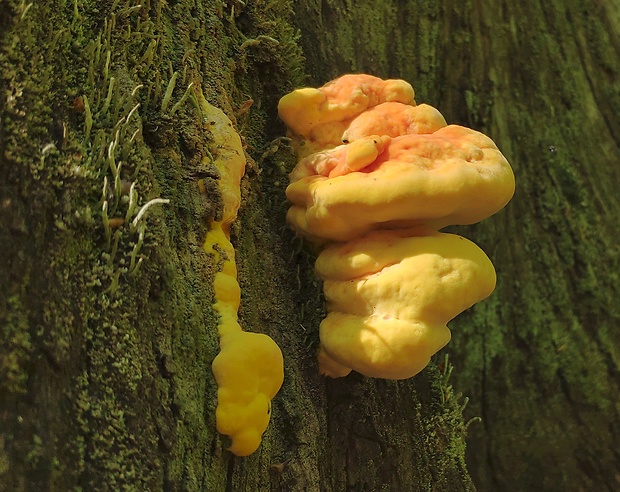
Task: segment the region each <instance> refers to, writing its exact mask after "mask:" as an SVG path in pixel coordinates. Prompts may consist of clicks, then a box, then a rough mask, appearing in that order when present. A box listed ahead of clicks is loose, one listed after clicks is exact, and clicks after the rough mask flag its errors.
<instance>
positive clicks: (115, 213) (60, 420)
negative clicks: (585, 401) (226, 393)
mask: <svg viewBox="0 0 620 492" xmlns="http://www.w3.org/2000/svg"><path fill="white" fill-rule="evenodd" d="M246 3H247V5H245V4H244V2H237V1H230V2H218V1H212V2H199V1H192V0H183V1H177V2H172V1H170V2H163V1H155V0H150V1H149V0H147V1H144V2H142V3H140V4H139V5H140V6H139V7H138V3H137V2H125V1H114V2H112V1H110V2H99V1H98V2H84V1H75V2H71V1H65V0H57V1H54V2H33V3H28V2H21V1H10V0H1V1H0V89H2V90H1V91H0V98H1V99H0V100H1V101H2V103H1V104H0V226H1V229H0V251H2V254H3V260H2V262H1V263H0V327H1V331H0V337H1V338H0V371H1V372H0V374H1V377H0V489H3V490H11V491H13V490H80V489H81V490H209V491H220V490H222V491H223V490H282V491H291V490H300V491H302V490H310V491H314V490H326V491H327V490H335V491H340V490H345V489H347V488H348V489H350V490H356V491H361V490H372V491H375V490H452V491H458V490H470V489H471V488H472V485H471V481H470V479H469V477H468V474H467V471H466V469H465V464H464V434H465V426H464V424H463V421H462V415H461V408H460V406H461V404H462V400H461V399H460V398H459V396H458V395H455V394H454V393H453V391H452V389H451V386H450V383H449V382H448V377H449V375H450V366H449V365H448V364H445V363H442V364H441V365H440V367H439V368H438V367H436V366H434V365H433V366H432V367H431V368H429V369H428V370H427V371H426V372H425V373H424V374H423V375H421V376H419V377H417V378H416V379H415V380H411V381H404V382H386V381H375V380H368V379H365V378H361V377H356V376H352V377H349V378H347V379H344V380H340V381H325V380H324V379H322V378H320V377H319V376H318V374H317V365H316V360H315V351H316V345H317V327H318V323H319V321H320V319H321V317H322V314H323V306H322V300H321V294H320V286H319V285H318V283H317V281H316V279H315V277H314V275H313V273H312V257H311V256H310V255H309V254H308V253H307V252H306V251H305V250H304V249H302V248H300V245H299V243H298V242H297V241H296V240H295V239H294V237H293V234H292V233H291V232H290V231H288V230H287V229H286V228H285V226H284V214H285V210H286V203H285V200H284V187H285V186H286V179H287V178H286V168H287V167H288V166H291V165H292V164H293V162H292V156H291V154H290V152H289V151H288V149H286V148H285V147H284V146H283V147H282V148H279V149H278V148H277V146H276V145H275V143H273V141H274V139H276V138H277V137H279V136H281V135H282V134H283V133H284V128H283V126H282V125H281V124H280V123H279V122H278V121H277V117H276V104H277V101H278V99H279V97H280V96H281V95H283V94H284V93H286V92H288V91H289V90H291V89H292V88H294V87H296V86H299V85H300V84H301V83H302V81H303V79H302V77H303V58H302V54H301V50H300V47H299V45H298V41H297V35H296V32H295V29H294V28H293V27H292V25H291V23H290V20H291V19H292V12H291V10H290V5H289V3H288V2H286V1H283V0H281V1H278V0H276V1H271V2H267V1H265V2H264V1H256V2H246ZM112 80H113V82H112ZM171 80H174V81H175V84H172V83H171ZM190 83H193V84H194V89H196V88H197V87H200V88H201V89H202V91H203V93H204V94H205V96H206V97H207V99H208V100H209V101H210V102H211V103H212V104H215V105H217V106H219V107H221V108H223V109H224V110H225V111H226V112H227V113H228V114H229V116H230V117H231V118H233V119H235V123H236V128H237V129H238V131H239V132H240V134H241V135H242V136H243V138H244V141H245V144H246V146H247V149H246V150H247V154H248V157H249V160H248V165H247V169H246V177H245V178H244V181H243V183H242V194H243V205H242V209H241V211H240V218H239V221H238V223H237V225H236V226H235V227H234V229H233V242H234V244H235V246H236V248H237V252H238V264H239V270H240V283H241V286H242V292H243V300H242V307H241V310H240V318H241V322H242V325H243V326H244V328H245V329H248V330H252V331H258V332H264V333H268V334H269V335H270V336H272V337H273V338H274V339H275V340H276V341H277V342H278V343H279V344H280V346H281V347H282V350H283V352H284V357H285V364H286V375H285V382H284V386H283V388H282V390H281V392H280V393H279V395H278V396H277V397H276V399H275V400H274V407H273V419H272V422H271V424H270V427H269V429H268V431H267V433H266V435H265V438H264V441H263V444H262V446H261V448H260V449H259V451H258V452H257V453H255V454H254V455H252V456H251V457H249V458H236V457H234V456H232V455H231V454H230V453H228V452H227V451H225V448H226V440H225V439H224V438H222V436H219V435H218V434H217V433H216V432H215V422H214V420H215V419H214V410H215V403H216V393H215V392H216V386H215V382H214V380H213V377H212V374H211V370H210V365H211V362H212V360H213V358H214V357H215V355H216V353H217V350H218V347H217V334H216V326H217V317H216V316H215V314H214V312H213V309H212V307H211V304H212V302H213V292H212V288H211V283H212V279H213V273H214V272H213V265H212V259H211V258H210V257H208V256H207V255H206V254H204V252H203V250H202V248H201V246H202V241H203V239H204V235H205V232H206V228H207V223H208V220H209V218H211V217H214V216H217V214H218V213H219V197H218V193H217V180H216V179H215V177H214V176H215V173H214V168H213V166H212V165H210V164H209V165H204V164H203V163H202V159H203V157H205V156H208V146H209V142H210V140H211V136H210V133H209V129H208V125H204V122H202V121H201V120H200V118H199V117H198V113H197V111H196V108H195V107H194V104H193V103H192V97H188V98H187V99H185V100H183V97H184V94H185V92H186V90H187V88H188V86H189V84H190ZM190 94H191V90H190ZM250 98H251V99H253V100H254V104H253V106H252V107H251V108H250V110H249V111H248V112H246V113H243V114H241V112H239V111H238V110H239V108H242V107H245V104H244V103H245V102H246V101H247V100H248V99H250ZM183 101H184V102H183ZM138 104H139V106H138ZM110 155H114V161H112V159H111V158H110ZM121 163H122V164H121ZM116 166H120V169H121V171H120V172H118V175H119V177H120V178H122V179H119V180H118V182H117V183H115V180H114V178H113V175H114V172H113V170H114V168H115V167H116ZM117 169H118V168H117ZM209 176H211V177H209ZM198 177H205V178H204V179H205V181H206V185H207V194H206V195H201V194H200V193H199V189H198V185H197V181H198ZM106 178H107V183H108V186H107V187H104V182H105V180H106ZM132 183H134V184H135V188H134V189H135V191H136V192H137V194H138V204H137V207H136V209H135V210H133V212H132V213H128V208H129V203H127V198H128V196H127V193H128V191H127V189H126V188H128V187H129V186H130V185H131V184H132ZM123 190H124V191H123ZM121 195H122V196H124V198H122V199H119V200H118V201H117V197H120V196H121ZM159 197H161V198H165V199H169V200H170V202H169V203H168V204H157V205H154V206H153V207H151V208H149V210H148V212H146V214H145V216H144V217H143V218H142V219H141V220H140V221H139V222H138V224H137V227H136V228H135V229H137V230H134V228H132V227H131V223H132V221H133V220H135V217H136V212H137V210H138V209H139V208H140V207H141V206H143V205H144V204H145V203H147V202H148V201H149V200H150V199H153V198H159ZM106 201H107V202H108V207H109V208H108V210H107V212H106V214H107V219H106V217H105V215H106V214H104V212H103V210H102V205H103V203H104V202H106ZM119 219H128V220H126V221H125V222H124V223H122V224H121V223H120V220H119ZM106 224H107V225H106ZM142 227H144V230H143V233H144V236H143V240H141V239H140V235H139V231H140V229H141V228H142ZM140 260H141V262H140ZM441 360H443V358H442V359H441Z"/></svg>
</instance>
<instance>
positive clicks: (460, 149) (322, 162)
mask: <svg viewBox="0 0 620 492" xmlns="http://www.w3.org/2000/svg"><path fill="white" fill-rule="evenodd" d="M413 95H414V92H413V88H411V86H410V85H409V84H408V83H407V82H405V81H399V80H385V81H384V80H381V79H378V78H377V77H372V76H369V75H345V76H342V77H340V78H339V79H336V80H334V81H332V82H329V83H328V84H326V85H325V86H323V87H321V88H319V89H311V88H303V89H298V90H296V91H293V92H292V93H290V94H287V95H286V96H284V97H283V98H282V99H281V100H280V105H279V114H280V117H281V118H282V119H283V121H284V122H285V123H286V125H287V127H288V128H289V134H290V136H291V138H292V139H293V143H294V145H293V147H294V149H295V150H296V152H297V157H298V159H299V161H298V163H297V166H296V167H295V169H293V171H292V172H291V173H290V176H289V177H290V184H289V186H288V187H287V189H286V196H287V198H288V199H289V201H290V202H291V204H292V205H291V207H290V209H289V211H288V214H287V221H288V222H289V224H290V225H291V226H292V228H293V229H294V230H295V231H296V232H297V233H298V234H299V235H301V236H304V237H307V238H310V239H311V240H313V241H315V242H317V243H319V244H322V245H324V246H325V247H324V249H323V250H322V251H321V253H320V254H319V256H318V258H317V262H316V267H315V270H316V272H317V274H318V275H319V276H320V277H321V278H322V279H323V281H324V283H323V289H324V293H325V297H326V300H327V311H328V314H327V317H326V318H325V320H323V322H322V323H321V326H320V328H319V334H320V340H321V343H320V348H319V354H318V357H319V369H320V371H321V372H322V373H323V374H325V375H327V376H331V377H341V376H345V375H347V374H348V373H349V372H350V371H351V370H355V371H358V372H360V373H362V374H364V375H366V376H371V377H381V378H389V379H404V378H409V377H411V376H414V375H415V374H417V373H418V372H419V371H421V370H422V369H423V368H424V367H425V366H426V365H427V364H428V362H429V360H430V357H431V356H432V355H433V354H434V353H436V352H437V351H438V350H440V349H441V348H442V347H444V346H445V345H446V344H447V343H448V342H449V340H450V336H451V334H450V330H449V329H448V327H447V323H448V322H449V321H450V320H451V319H453V318H454V317H455V316H457V315H458V314H459V313H461V312H462V311H463V310H465V309H467V308H469V307H470V306H472V305H473V304H474V303H476V302H478V301H480V300H482V299H484V298H486V297H487V296H489V295H490V294H491V292H492V291H493V289H494V287H495V281H496V278H495V270H494V268H493V265H492V264H491V261H490V260H489V258H488V257H487V256H486V255H485V253H484V252H483V251H482V250H481V249H480V248H479V247H478V246H476V245H475V244H474V243H472V242H471V241H468V240H467V239H465V238H463V237H460V236H457V235H454V234H445V233H441V232H439V230H440V229H441V228H443V227H446V226H448V225H459V224H473V223H476V222H478V221H480V220H482V219H484V218H486V217H489V216H490V215H493V214H494V213H496V212H498V211H499V210H500V209H501V208H503V207H504V206H505V205H506V204H507V203H508V201H509V200H510V198H511V197H512V195H513V194H514V188H515V181H514V175H513V173H512V169H511V168H510V165H509V164H508V162H507V161H506V159H505V158H504V156H503V155H502V153H501V152H500V151H499V150H498V149H497V147H496V146H495V144H494V143H493V141H492V140H491V139H490V138H488V137H487V136H485V135H483V134H482V133H479V132H476V131H474V130H471V129H468V128H465V127H462V126H458V125H447V124H446V122H445V120H444V118H443V116H441V114H440V113H439V111H437V110H436V109H435V108H433V107H431V106H428V105H425V104H423V105H419V106H418V105H416V103H415V101H414V99H413Z"/></svg>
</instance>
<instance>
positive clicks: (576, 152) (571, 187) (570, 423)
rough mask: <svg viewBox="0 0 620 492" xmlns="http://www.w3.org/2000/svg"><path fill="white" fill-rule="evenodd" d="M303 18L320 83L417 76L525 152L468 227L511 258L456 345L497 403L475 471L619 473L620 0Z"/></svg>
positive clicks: (611, 484)
mask: <svg viewBox="0 0 620 492" xmlns="http://www.w3.org/2000/svg"><path fill="white" fill-rule="evenodd" d="M405 3H406V5H404V4H405ZM296 19H297V22H298V23H299V25H300V26H301V28H302V37H301V43H302V46H303V47H304V49H305V53H306V56H307V66H308V72H309V73H311V74H312V75H313V76H314V79H315V82H316V83H323V82H324V81H326V80H328V79H329V78H331V77H333V76H335V75H337V74H338V73H341V72H346V71H365V72H371V73H375V74H378V75H382V76H386V75H389V76H392V77H402V78H405V79H407V80H409V81H410V82H411V83H412V84H413V85H414V87H415V88H416V92H417V95H418V97H417V100H418V101H419V102H426V103H430V104H432V105H434V106H436V107H438V108H439V109H440V110H441V111H442V112H443V114H444V115H445V116H446V119H447V120H448V122H453V123H460V124H465V125H467V126H471V127H473V128H475V129H479V130H481V131H483V132H485V133H486V134H488V135H489V136H491V137H492V138H493V139H494V140H495V142H496V143H497V144H498V146H499V148H500V149H501V150H502V151H503V152H504V154H505V155H506V156H507V158H508V160H509V161H510V162H511V164H512V166H513V168H514V170H515V174H516V178H517V193H516V195H515V198H514V199H513V201H512V202H511V203H510V204H509V206H508V207H507V208H506V209H505V210H504V211H502V212H501V213H499V214H497V215H496V216H494V217H493V218H491V219H489V220H486V221H484V222H482V223H481V224H479V225H476V226H473V227H468V228H462V229H460V230H459V232H460V233H462V234H463V235H465V236H467V237H469V238H471V239H473V240H475V241H476V242H477V243H478V244H479V245H481V246H482V247H483V248H484V249H485V250H486V251H487V252H488V253H489V255H490V256H491V259H492V260H493V261H494V263H495V264H496V267H497V271H498V276H499V278H498V288H497V290H496V292H495V293H494V294H493V296H492V297H491V298H490V299H489V300H486V301H484V302H482V303H481V304H479V305H478V306H476V307H475V309H472V310H471V311H470V312H469V313H467V314H465V315H463V316H461V317H459V318H458V319H457V320H455V321H454V322H453V323H452V328H453V340H452V342H451V343H450V345H449V346H448V347H447V349H446V350H445V352H447V353H449V354H450V356H451V360H452V361H453V362H454V363H455V371H454V379H455V381H456V387H457V388H458V390H459V391H463V392H464V393H465V394H466V395H468V396H469V397H470V399H471V400H470V404H469V406H468V407H467V411H466V414H467V415H469V416H481V417H482V424H474V425H472V426H471V427H470V432H469V439H468V464H469V470H470V472H471V473H472V476H473V478H474V482H475V483H476V484H477V485H478V487H479V488H480V489H481V490H489V491H491V490H511V491H517V490H523V491H530V490H558V491H560V490H561V491H566V490H617V489H618V487H619V486H620V484H619V482H618V481H619V478H618V477H619V476H620V455H619V453H618V451H617V449H618V445H617V443H618V440H619V438H620V425H619V422H620V418H619V417H620V415H619V413H620V408H619V407H618V399H619V395H620V391H619V390H620V388H619V385H620V377H619V371H618V367H619V365H620V352H619V347H620V329H619V326H620V308H619V304H618V302H617V299H618V297H619V294H620V292H619V291H620V278H619V271H620V248H619V247H618V237H620V227H619V226H618V220H617V218H618V216H619V214H620V193H618V185H619V184H620V149H619V146H620V123H619V120H618V117H617V115H618V114H620V113H619V111H620V85H619V84H618V81H619V80H620V62H619V60H620V37H619V33H620V4H619V3H618V2H602V1H594V0H592V1H587V0H571V1H565V0H555V1H548V2H534V1H526V2H495V1H492V0H488V1H487V0H484V1H469V2H462V1H447V2H441V3H440V2H432V1H416V2H384V3H379V2H355V4H353V3H352V2H346V1H336V0H326V1H322V2H318V1H317V2H312V3H310V2H303V8H301V5H300V9H299V10H297V16H296Z"/></svg>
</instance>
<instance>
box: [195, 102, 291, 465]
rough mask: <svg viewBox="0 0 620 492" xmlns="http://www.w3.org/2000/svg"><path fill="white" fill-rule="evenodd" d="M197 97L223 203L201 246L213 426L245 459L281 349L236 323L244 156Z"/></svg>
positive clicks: (275, 380) (276, 378)
mask: <svg viewBox="0 0 620 492" xmlns="http://www.w3.org/2000/svg"><path fill="white" fill-rule="evenodd" d="M197 98H198V102H199V104H200V108H201V110H202V116H203V121H205V123H206V124H207V125H209V127H210V128H209V129H210V131H211V133H212V134H213V141H212V145H211V147H210V151H211V154H212V155H213V158H214V159H215V165H216V167H217V169H218V171H219V173H220V180H219V190H220V195H221V197H222V205H223V206H222V216H221V219H220V220H212V221H211V224H210V228H209V232H208V233H207V236H206V238H205V242H204V245H203V248H204V250H205V252H206V253H208V254H211V255H213V257H214V259H215V264H216V265H217V266H218V267H219V271H218V272H217V273H216V274H215V278H214V282H213V290H214V294H215V303H214V305H213V308H214V309H215V311H216V312H217V313H218V314H219V316H220V322H219V325H218V331H219V336H220V353H219V354H218V355H217V356H216V357H215V359H214V361H213V366H212V369H213V374H214V376H215V380H216V382H217V385H218V390H217V409H216V425H217V430H218V432H220V433H222V434H225V435H227V436H229V437H230V438H231V440H232V444H231V446H230V448H229V449H230V451H232V452H233V453H234V454H236V455H237V456H247V455H249V454H251V453H253V452H254V451H256V449H257V448H258V446H259V445H260V443H261V438H262V435H263V432H265V430H266V429H267V425H268V424H269V418H270V416H271V400H272V399H273V397H274V396H275V395H276V393H277V392H278V391H279V389H280V387H281V386H282V381H283V379H284V363H283V359H282V352H281V351H280V348H279V347H278V346H277V345H276V343H275V342H274V341H273V340H272V339H271V338H270V337H268V336H267V335H264V334H262V333H250V332H245V331H243V330H242V329H241V326H240V325H239V321H238V317H237V312H238V309H239V303H240V301H241V289H240V287H239V283H238V282H237V266H236V264H235V250H234V248H233V245H232V244H231V242H230V225H231V224H232V223H233V222H234V220H235V219H236V217H237V211H238V209H239V204H240V202H241V191H240V188H239V184H240V182H241V178H242V177H243V173H244V171H245V155H244V152H243V147H242V144H241V138H240V137H239V135H238V134H237V132H236V131H235V130H234V128H233V125H232V122H231V121H230V120H229V119H228V117H227V116H226V115H225V114H224V112H223V111H221V110H220V109H218V108H216V107H214V106H212V105H211V104H209V103H208V102H207V100H206V99H205V98H204V96H203V95H202V94H201V93H198V94H197Z"/></svg>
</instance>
